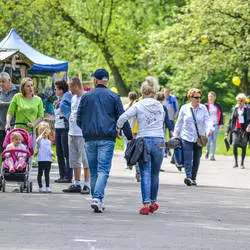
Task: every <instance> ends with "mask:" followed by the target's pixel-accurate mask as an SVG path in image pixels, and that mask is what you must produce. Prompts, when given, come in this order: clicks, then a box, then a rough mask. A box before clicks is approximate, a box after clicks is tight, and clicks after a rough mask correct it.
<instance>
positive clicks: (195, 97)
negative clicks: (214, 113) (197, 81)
mask: <svg viewBox="0 0 250 250" xmlns="http://www.w3.org/2000/svg"><path fill="white" fill-rule="evenodd" d="M192 97H193V98H194V99H196V100H198V99H201V96H192Z"/></svg>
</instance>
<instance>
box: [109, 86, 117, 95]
mask: <svg viewBox="0 0 250 250" xmlns="http://www.w3.org/2000/svg"><path fill="white" fill-rule="evenodd" d="M110 90H111V91H113V92H115V93H116V94H118V89H117V88H116V87H112V88H111V89H110Z"/></svg>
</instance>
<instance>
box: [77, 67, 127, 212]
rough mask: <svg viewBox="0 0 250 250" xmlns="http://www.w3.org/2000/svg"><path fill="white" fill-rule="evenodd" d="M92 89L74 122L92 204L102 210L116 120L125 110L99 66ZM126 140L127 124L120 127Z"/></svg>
mask: <svg viewBox="0 0 250 250" xmlns="http://www.w3.org/2000/svg"><path fill="white" fill-rule="evenodd" d="M92 76H93V77H94V84H95V88H94V89H93V90H91V91H90V92H88V93H86V94H84V95H83V96H82V99H81V101H80V104H79V107H78V112H77V125H78V126H79V127H80V128H81V129H82V134H83V137H84V139H85V142H86V143H85V146H86V154H87V159H88V163H89V168H90V176H91V193H92V202H91V207H92V209H94V211H95V212H97V213H102V212H103V210H104V205H103V200H104V190H105V187H106V184H107V180H108V177H109V172H110V168H111V162H112V157H113V152H114V146H115V140H116V137H117V132H116V122H117V120H118V118H119V116H120V115H121V114H122V113H123V112H124V110H123V106H122V102H121V99H120V96H119V95H117V94H116V93H114V92H112V91H111V90H109V89H108V88H107V87H106V85H107V83H108V80H109V73H108V71H107V70H106V69H98V70H96V71H95V73H93V74H92ZM123 132H124V134H125V136H126V137H127V139H128V140H131V139H132V132H131V129H130V126H129V123H128V122H127V123H125V124H124V126H123Z"/></svg>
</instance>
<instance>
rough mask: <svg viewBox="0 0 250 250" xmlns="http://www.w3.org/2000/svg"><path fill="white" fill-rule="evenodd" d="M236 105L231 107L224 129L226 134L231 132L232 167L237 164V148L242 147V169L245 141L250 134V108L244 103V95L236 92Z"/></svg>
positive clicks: (242, 166)
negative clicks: (226, 125)
mask: <svg viewBox="0 0 250 250" xmlns="http://www.w3.org/2000/svg"><path fill="white" fill-rule="evenodd" d="M236 101H237V105H236V107H235V108H233V110H232V113H231V116H230V120H229V124H228V127H227V131H226V134H225V135H226V136H228V134H229V132H230V133H231V139H230V141H232V144H233V154H234V160H235V164H234V166H233V167H234V168H237V167H238V166H239V165H238V148H241V149H242V153H241V164H240V166H241V168H242V169H244V168H245V165H244V160H245V156H246V150H247V143H248V141H249V136H250V108H249V107H247V106H246V105H245V102H246V95H245V94H238V95H237V96H236Z"/></svg>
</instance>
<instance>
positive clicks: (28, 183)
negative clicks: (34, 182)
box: [26, 181, 30, 193]
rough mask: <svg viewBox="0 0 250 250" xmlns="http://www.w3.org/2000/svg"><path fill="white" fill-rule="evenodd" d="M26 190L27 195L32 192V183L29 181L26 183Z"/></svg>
mask: <svg viewBox="0 0 250 250" xmlns="http://www.w3.org/2000/svg"><path fill="white" fill-rule="evenodd" d="M26 190H27V193H29V192H30V182H29V181H27V183H26Z"/></svg>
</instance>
